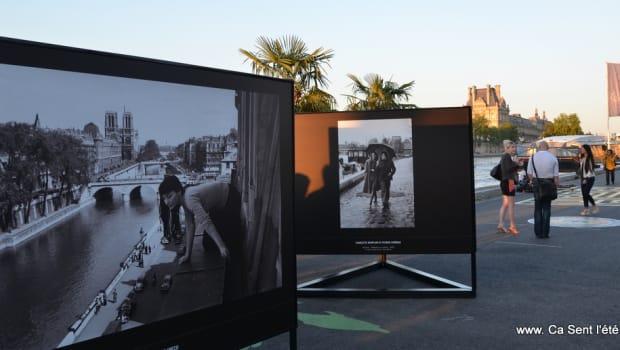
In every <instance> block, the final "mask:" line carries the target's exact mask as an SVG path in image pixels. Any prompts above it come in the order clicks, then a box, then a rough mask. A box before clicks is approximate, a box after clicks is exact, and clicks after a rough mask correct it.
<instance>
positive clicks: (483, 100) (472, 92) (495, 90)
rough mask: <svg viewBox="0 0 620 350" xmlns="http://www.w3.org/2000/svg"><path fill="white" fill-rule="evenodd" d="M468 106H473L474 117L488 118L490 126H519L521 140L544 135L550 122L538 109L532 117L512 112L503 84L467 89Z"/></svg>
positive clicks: (538, 137)
mask: <svg viewBox="0 0 620 350" xmlns="http://www.w3.org/2000/svg"><path fill="white" fill-rule="evenodd" d="M467 94H468V96H467V102H466V104H465V105H466V106H470V107H472V118H476V117H480V116H482V117H484V118H485V119H486V120H488V122H489V123H488V125H489V127H496V128H497V127H500V126H501V125H503V124H505V123H511V124H512V125H514V126H516V127H517V132H518V134H519V140H517V141H519V142H521V143H529V142H533V141H536V140H538V139H540V138H541V137H542V133H543V131H544V130H545V126H546V125H547V124H548V123H549V121H548V120H547V117H546V116H545V114H544V112H543V115H542V117H541V116H539V115H538V110H536V111H535V113H534V115H533V116H532V117H530V118H527V119H526V118H523V117H521V115H520V114H510V107H509V106H508V103H506V99H505V98H504V97H503V96H502V93H501V86H500V85H495V86H491V85H490V84H487V85H486V87H485V88H478V87H476V86H475V85H473V86H470V87H469V88H468V89H467Z"/></svg>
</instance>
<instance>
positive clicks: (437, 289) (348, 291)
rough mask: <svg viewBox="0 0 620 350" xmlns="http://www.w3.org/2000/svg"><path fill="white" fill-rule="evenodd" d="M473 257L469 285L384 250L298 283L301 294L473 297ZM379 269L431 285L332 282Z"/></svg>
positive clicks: (313, 295) (301, 295)
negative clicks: (401, 261)
mask: <svg viewBox="0 0 620 350" xmlns="http://www.w3.org/2000/svg"><path fill="white" fill-rule="evenodd" d="M470 258H471V264H470V267H471V283H472V286H468V285H465V284H462V283H459V282H455V281H451V280H448V279H446V278H443V277H439V276H436V275H433V274H430V273H427V272H424V271H420V270H417V269H414V268H412V267H409V266H405V265H402V264H399V263H396V262H394V261H390V260H388V259H387V256H386V254H381V255H380V256H379V259H378V260H377V261H375V262H371V263H368V264H366V265H362V266H359V267H355V268H351V269H347V270H343V271H341V272H338V273H336V274H333V275H329V276H326V277H323V278H319V279H315V280H312V281H308V282H304V283H301V284H299V285H297V296H299V297H348V298H351V297H358V298H377V297H383V298H399V297H400V298H405V297H450V298H454V297H461V298H473V297H475V296H476V291H475V286H476V273H475V268H476V264H475V253H471V254H470ZM379 269H388V270H390V271H394V272H397V273H399V274H401V275H403V276H406V277H408V278H411V279H413V280H416V281H421V282H424V283H426V284H429V285H431V287H427V288H394V289H390V288H334V287H329V286H330V285H332V284H335V283H338V282H342V281H346V280H350V279H352V278H354V277H357V276H361V275H364V274H366V273H369V272H373V271H377V270H379Z"/></svg>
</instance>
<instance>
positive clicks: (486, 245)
mask: <svg viewBox="0 0 620 350" xmlns="http://www.w3.org/2000/svg"><path fill="white" fill-rule="evenodd" d="M562 184H563V185H564V186H566V187H565V188H562V189H561V190H560V193H559V198H558V200H556V201H554V202H553V204H552V209H551V211H552V227H551V232H550V238H549V239H538V238H536V237H535V235H534V232H533V199H532V194H531V193H517V196H516V201H517V205H516V208H515V213H516V221H517V227H518V229H519V230H520V231H521V233H520V234H519V235H509V234H498V233H496V232H495V228H496V227H497V221H498V211H499V207H500V205H501V198H500V196H499V191H497V190H491V191H480V192H485V195H480V196H478V195H477V196H476V198H477V201H476V231H477V232H476V240H477V251H476V281H475V282H476V283H475V285H476V296H475V297H474V298H445V297H442V298H432V297H428V298H365V299H363V298H322V297H306V298H299V300H298V328H297V330H296V335H295V336H296V342H295V344H296V347H297V349H303V350H306V349H309V350H311V349H322V350H323V349H356V350H360V349H501V348H505V349H618V348H620V345H619V344H620V330H619V327H620V317H619V316H618V315H619V314H620V292H619V291H618V280H620V267H619V266H618V265H619V264H618V258H617V257H618V251H619V250H620V240H619V239H618V238H619V237H620V211H619V206H620V184H616V185H611V186H606V185H605V179H604V176H603V175H598V176H597V178H596V182H595V185H594V188H593V191H592V194H593V197H594V199H595V200H596V201H597V204H599V207H600V212H599V213H598V214H597V215H595V216H590V217H583V216H580V215H579V213H580V212H581V210H582V201H581V194H580V189H579V187H578V186H579V185H578V181H577V180H575V179H574V178H573V177H572V176H564V177H563V178H562ZM498 187H499V186H498ZM387 258H388V260H391V261H395V262H398V263H400V264H403V265H406V266H410V267H414V268H416V269H419V270H422V271H425V272H429V273H432V274H435V275H437V276H441V277H444V278H447V279H450V280H453V281H457V282H460V283H464V284H467V285H472V281H471V279H470V273H471V270H470V264H469V262H470V260H469V258H470V257H469V255H460V254H454V255H452V254H448V255H432V254H429V255H394V256H389V255H388V257H387ZM376 259H377V256H373V255H334V256H326V255H302V256H298V257H297V277H298V283H302V282H307V281H310V280H314V279H316V278H321V277H324V276H327V275H331V274H333V273H336V272H340V271H343V270H345V269H348V268H353V267H358V266H361V265H364V264H366V263H369V262H372V261H374V260H376ZM359 279H360V280H359V281H357V280H356V281H346V282H340V283H341V284H340V285H338V286H339V287H342V286H349V287H350V286H354V287H360V286H362V287H364V286H371V287H373V288H417V287H418V285H419V283H420V282H417V281H412V280H410V279H406V278H403V277H401V276H399V275H397V274H394V273H391V272H390V271H382V270H379V271H376V272H373V273H369V274H368V275H365V276H362V277H359ZM347 283H348V284H347ZM240 331H242V330H240ZM536 333H538V334H536ZM289 337H290V334H289V333H285V334H281V335H278V336H276V337H273V338H270V339H266V340H264V341H261V342H259V343H257V344H254V345H252V346H251V347H250V348H252V349H289V339H290V338H289Z"/></svg>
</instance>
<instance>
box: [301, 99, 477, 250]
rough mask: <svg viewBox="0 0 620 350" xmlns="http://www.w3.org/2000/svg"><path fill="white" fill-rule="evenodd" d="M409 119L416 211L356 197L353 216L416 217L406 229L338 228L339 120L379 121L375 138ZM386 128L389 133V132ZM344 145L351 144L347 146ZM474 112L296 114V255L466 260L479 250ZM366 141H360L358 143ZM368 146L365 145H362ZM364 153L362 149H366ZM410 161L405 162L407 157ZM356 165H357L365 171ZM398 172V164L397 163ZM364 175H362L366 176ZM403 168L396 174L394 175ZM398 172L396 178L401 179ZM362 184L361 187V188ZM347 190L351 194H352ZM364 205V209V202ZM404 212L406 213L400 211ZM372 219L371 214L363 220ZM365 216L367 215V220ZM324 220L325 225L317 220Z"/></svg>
mask: <svg viewBox="0 0 620 350" xmlns="http://www.w3.org/2000/svg"><path fill="white" fill-rule="evenodd" d="M402 119H406V120H408V121H410V125H411V130H403V134H405V135H412V143H411V153H412V155H411V156H412V158H413V170H412V171H413V177H412V179H411V181H413V193H408V194H406V196H410V197H411V198H410V202H411V203H413V205H412V206H411V208H404V207H394V206H392V207H391V208H389V209H388V211H387V214H386V212H385V211H384V209H383V208H381V205H380V204H379V206H378V207H375V206H374V205H373V204H371V205H370V208H369V205H368V198H369V197H367V196H360V192H361V190H355V189H354V191H357V193H355V194H354V195H353V196H354V197H355V196H357V197H358V198H356V199H355V200H356V201H357V202H356V203H355V204H352V205H351V207H352V209H351V210H357V212H356V213H355V215H358V214H359V213H360V212H361V211H364V212H365V213H366V212H368V210H369V209H370V210H372V211H373V213H374V214H372V215H375V216H381V215H384V216H388V220H389V216H390V215H391V214H390V211H392V212H395V211H404V210H410V211H412V213H411V214H412V215H413V216H414V217H415V218H414V219H413V220H412V221H411V222H412V223H413V224H406V225H387V224H386V225H383V226H381V225H370V224H369V225H368V226H367V227H361V228H360V227H356V228H343V227H341V224H340V220H341V219H340V212H341V210H343V209H342V208H340V207H339V203H340V202H339V198H340V194H339V193H340V188H341V186H342V185H343V184H342V181H340V180H341V178H340V179H339V174H341V172H340V170H339V167H342V165H341V164H339V163H341V160H340V159H339V153H340V152H339V149H340V150H342V148H343V144H342V143H339V140H338V122H339V121H369V120H375V121H378V122H379V124H378V125H379V126H377V127H375V129H376V130H374V132H375V134H374V135H375V138H377V139H378V140H379V141H381V139H383V138H386V139H390V138H391V137H392V135H390V134H386V133H385V132H384V130H383V127H382V126H381V122H384V123H385V125H386V126H385V128H387V125H388V122H389V121H390V120H402ZM386 130H387V129H386ZM343 141H346V140H343ZM472 142H473V141H472V122H471V109H470V107H467V106H465V107H446V108H416V109H405V110H388V111H349V112H328V113H297V114H296V115H295V173H296V174H295V192H296V194H295V203H296V206H295V232H296V253H297V254H326V255H329V254H373V255H379V254H424V253H428V254H442V253H454V254H468V253H474V252H475V195H474V175H473V143H472ZM361 143H363V142H361ZM362 146H363V145H362ZM362 148H363V147H362ZM405 157H409V155H407V156H403V157H402V158H405ZM361 164H363V163H361V162H358V166H361ZM397 168H398V165H397ZM362 171H363V170H362ZM398 173H399V170H397V171H396V174H398ZM396 174H395V175H396ZM358 186H361V185H358ZM349 191H350V190H349ZM362 201H363V203H362V204H360V203H361V202H362ZM401 214H402V213H401ZM364 215H367V214H364ZM364 215H362V217H367V216H364ZM317 218H320V219H317ZM362 220H366V219H362Z"/></svg>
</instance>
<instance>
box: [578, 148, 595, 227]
mask: <svg viewBox="0 0 620 350" xmlns="http://www.w3.org/2000/svg"><path fill="white" fill-rule="evenodd" d="M579 150H580V152H581V153H580V154H579V155H580V157H581V159H580V161H579V170H577V173H578V174H579V177H580V178H581V196H582V197H583V211H582V212H581V215H590V214H596V213H598V207H597V206H596V203H595V202H594V198H592V196H591V195H590V191H591V190H592V187H593V186H594V179H595V178H596V174H595V173H594V156H593V155H592V148H590V145H588V144H583V145H582V146H581V148H580V149H579ZM590 203H592V209H590V207H589V204H590Z"/></svg>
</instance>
